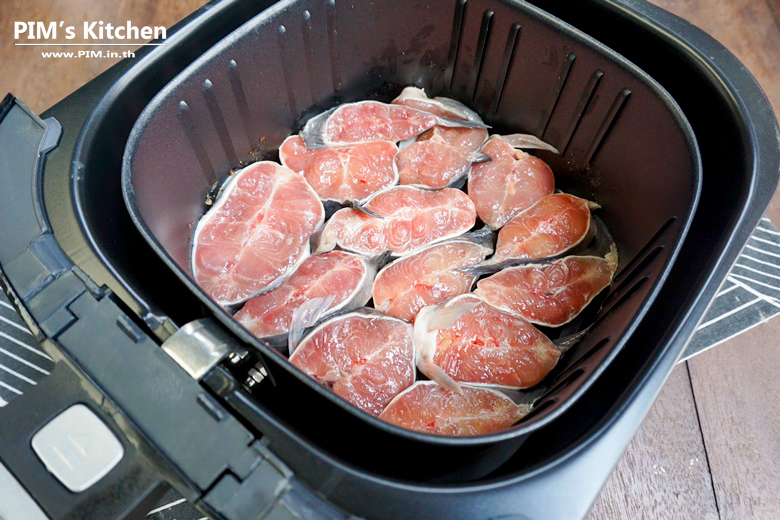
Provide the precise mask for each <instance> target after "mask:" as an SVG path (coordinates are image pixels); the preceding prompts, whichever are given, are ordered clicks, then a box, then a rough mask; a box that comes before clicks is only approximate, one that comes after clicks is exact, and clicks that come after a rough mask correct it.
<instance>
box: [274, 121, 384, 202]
mask: <svg viewBox="0 0 780 520" xmlns="http://www.w3.org/2000/svg"><path fill="white" fill-rule="evenodd" d="M397 152H398V147H397V146H396V145H395V143H392V142H390V141H372V142H368V143H360V144H355V145H351V146H339V147H333V148H317V149H314V150H310V149H308V148H306V145H305V144H304V142H303V139H301V137H300V136H298V135H293V136H290V137H288V138H287V139H285V140H284V142H283V143H282V145H281V146H280V147H279V160H280V161H281V163H282V164H283V165H284V166H286V167H288V168H290V169H291V170H292V171H294V172H298V173H300V174H301V175H303V177H304V178H305V179H306V182H308V183H309V185H310V186H311V187H312V188H314V191H316V192H317V195H319V196H320V198H321V199H323V200H333V201H336V202H339V203H343V202H346V201H348V200H356V201H362V200H364V199H366V198H368V197H369V196H371V195H373V194H374V193H376V192H378V191H381V190H382V189H384V188H387V187H389V186H392V185H394V184H396V183H397V182H398V172H397V171H396V169H395V166H394V165H393V158H394V157H395V155H396V153H397Z"/></svg>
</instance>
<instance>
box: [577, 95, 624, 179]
mask: <svg viewBox="0 0 780 520" xmlns="http://www.w3.org/2000/svg"><path fill="white" fill-rule="evenodd" d="M630 95H631V90H630V89H627V88H624V89H623V90H621V91H620V93H619V94H618V95H617V96H615V100H614V101H613V102H612V106H610V107H609V111H608V112H607V115H605V116H604V120H603V121H602V122H601V125H599V129H598V131H597V132H596V135H595V136H594V137H593V141H592V142H591V143H590V146H589V147H588V152H587V153H586V154H585V159H584V160H583V161H582V164H583V165H586V164H588V163H590V161H591V160H592V159H593V156H594V155H596V152H597V151H598V149H599V148H600V147H601V143H603V142H604V138H605V137H606V136H607V132H609V130H610V128H612V125H613V124H614V123H615V120H616V119H617V116H618V115H619V114H620V110H621V109H622V108H623V105H624V104H625V102H626V100H627V99H628V97H629V96H630Z"/></svg>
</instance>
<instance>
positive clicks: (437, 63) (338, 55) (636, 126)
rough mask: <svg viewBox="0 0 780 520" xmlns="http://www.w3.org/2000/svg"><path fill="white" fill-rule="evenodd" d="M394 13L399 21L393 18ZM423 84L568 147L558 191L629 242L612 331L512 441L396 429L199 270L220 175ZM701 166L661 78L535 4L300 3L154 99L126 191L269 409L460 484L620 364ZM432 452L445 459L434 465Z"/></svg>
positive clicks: (233, 40) (254, 27)
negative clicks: (357, 107) (214, 289)
mask: <svg viewBox="0 0 780 520" xmlns="http://www.w3.org/2000/svg"><path fill="white" fill-rule="evenodd" d="M433 13H437V14H438V16H436V17H433V16H432V14H433ZM445 14H446V16H445ZM388 19H393V20H394V23H393V24H380V23H377V21H379V20H388ZM288 27H289V28H290V29H288ZM294 28H296V30H293V29H294ZM369 35H370V36H371V38H368V36H369ZM526 42H529V43H527V44H526ZM383 57H384V58H383ZM383 60H384V61H383ZM408 84H416V85H418V86H424V87H426V89H427V91H428V92H429V93H430V94H431V95H447V96H451V97H455V98H458V99H460V100H462V101H464V102H466V103H469V104H471V105H472V106H473V108H475V109H476V110H477V111H479V112H480V113H481V114H483V115H484V117H485V118H486V122H487V123H488V124H490V125H491V126H492V127H493V130H494V131H498V132H499V133H512V132H513V131H518V130H520V131H534V132H536V133H537V134H538V135H539V137H541V138H543V139H545V140H546V141H548V142H550V143H551V144H553V145H554V146H556V147H557V148H558V149H559V150H561V153H562V155H561V156H560V157H558V156H553V155H550V156H548V157H546V159H547V160H548V161H549V162H550V163H551V166H552V168H553V170H554V171H555V172H557V173H558V177H557V181H558V186H559V187H561V188H563V189H564V190H566V191H568V192H572V193H575V194H576V195H579V196H582V197H586V198H588V199H589V200H594V201H596V202H597V203H599V204H601V206H602V207H603V208H604V210H603V211H600V212H599V214H600V216H601V218H602V219H603V220H604V221H605V223H606V224H607V226H608V227H609V229H610V230H611V232H612V234H613V236H614V238H615V240H616V243H617V245H618V250H619V254H620V257H621V265H620V267H619V270H618V274H617V275H616V277H615V282H614V284H613V286H612V290H611V291H610V293H609V294H608V295H607V296H606V299H605V301H604V305H603V307H602V309H601V311H600V313H599V315H598V316H597V317H596V318H595V319H596V325H595V326H594V327H593V328H592V330H591V332H590V334H589V335H588V336H587V337H586V338H585V339H584V340H583V341H582V342H580V343H579V344H577V345H576V346H575V347H574V348H573V349H572V351H571V352H569V353H567V355H566V356H565V357H564V358H563V362H562V363H561V364H560V366H559V367H557V369H556V371H555V373H554V374H552V375H551V382H552V383H554V384H553V386H552V387H551V389H550V390H549V391H548V392H547V393H546V394H545V395H544V396H542V398H541V399H540V401H539V402H538V404H537V405H536V407H535V412H534V413H533V414H532V415H531V416H530V417H528V418H526V419H524V420H523V421H522V422H521V423H520V424H518V425H517V426H515V427H514V428H512V429H511V430H509V431H506V432H501V433H498V434H493V435H486V436H482V437H478V438H449V437H438V436H431V435H426V434H420V433H417V432H412V431H409V430H404V429H402V428H398V427H395V426H392V425H389V424H386V423H384V422H382V421H379V420H378V419H376V418H374V417H372V416H370V415H368V414H365V413H363V412H361V411H359V410H358V409H357V408H354V407H352V406H350V405H349V404H347V403H346V402H344V401H342V400H341V399H340V398H338V397H336V396H335V395H333V394H332V393H330V392H328V391H327V390H325V389H324V388H323V387H322V386H320V385H319V384H317V383H316V382H315V381H314V380H312V379H311V378H309V377H308V376H306V375H305V374H303V373H301V372H299V371H297V370H296V369H295V368H293V367H292V366H291V365H290V364H289V363H287V362H286V360H285V359H284V358H282V357H281V356H280V355H278V353H277V352H276V351H275V350H273V349H271V348H269V347H268V346H266V345H264V344H262V342H259V341H257V340H256V339H254V338H252V336H251V335H250V334H249V333H248V332H247V331H245V330H244V329H242V328H241V327H240V326H238V324H236V323H235V322H234V321H233V320H232V318H231V317H230V314H228V313H227V312H225V311H224V310H222V309H221V308H219V306H218V305H215V304H214V303H213V302H212V301H211V300H210V299H209V298H208V297H207V296H206V294H205V293H204V292H203V291H202V290H201V289H200V288H199V287H198V286H197V284H196V283H194V281H193V280H192V278H191V275H190V267H189V266H190V250H191V238H192V229H194V227H195V225H196V224H197V221H198V219H199V218H200V217H201V216H202V214H203V212H204V207H205V206H204V200H205V199H206V198H207V195H208V192H209V190H210V189H211V188H212V185H213V184H214V182H215V181H217V180H220V181H221V179H224V178H225V176H226V175H227V172H228V171H229V170H231V169H232V168H235V167H236V166H238V164H239V162H240V161H245V160H247V159H248V158H250V157H251V156H252V155H254V156H261V157H267V156H270V155H271V154H272V153H273V150H275V149H276V148H277V147H278V146H279V145H280V144H281V142H282V141H283V140H284V138H285V137H287V136H288V135H290V134H291V133H293V132H294V131H295V130H297V127H296V125H297V124H298V123H297V122H298V121H299V120H300V119H301V118H300V115H301V114H302V113H311V112H312V110H311V108H312V107H314V110H321V109H322V107H326V108H327V107H330V106H332V105H334V104H336V103H340V102H345V101H346V102H349V101H356V100H360V99H365V98H369V97H380V99H383V100H384V101H390V99H388V98H387V96H388V95H389V96H391V98H392V97H393V96H395V95H397V94H398V93H399V92H400V90H401V88H402V87H401V86H403V85H408ZM377 93H378V94H377ZM383 94H384V96H383ZM699 167H700V166H699V155H698V148H697V147H696V144H695V139H694V137H693V133H692V131H691V129H690V127H689V125H688V123H687V121H685V118H684V117H683V116H682V113H681V111H680V110H679V108H678V107H677V105H676V104H675V103H674V101H673V100H672V99H671V98H670V97H669V95H668V94H667V93H666V92H665V91H663V89H662V88H661V87H660V86H659V85H657V84H656V83H655V82H654V81H652V80H651V79H650V78H649V77H647V76H646V75H645V74H643V73H642V72H641V71H640V70H638V69H637V68H636V67H634V66H633V65H631V64H630V63H628V62H626V61H625V60H623V59H622V58H620V57H619V56H617V55H616V54H614V53H612V52H611V51H609V50H608V49H606V48H605V47H603V46H601V45H599V44H598V43H597V42H595V41H594V40H592V39H590V38H588V37H587V36H585V35H584V34H582V33H578V32H577V31H575V30H573V29H572V28H570V27H568V26H566V25H564V24H562V23H560V22H558V21H557V20H555V19H553V18H551V17H549V16H547V15H545V14H544V13H543V12H541V11H539V10H537V9H535V8H533V7H530V6H528V5H525V4H518V5H512V6H507V5H503V4H500V3H497V2H485V3H484V5H478V3H476V2H475V3H473V4H472V3H469V4H465V3H455V4H453V3H452V2H449V1H442V2H438V3H435V2H428V3H425V4H420V3H417V2H413V1H412V2H393V3H386V2H377V3H367V2H362V3H358V4H355V5H348V4H341V3H336V4H333V3H327V2H319V3H316V2H298V3H290V4H285V7H284V9H282V8H276V9H270V10H268V11H266V12H263V13H261V14H260V15H258V16H257V17H255V18H253V19H251V20H250V21H248V22H247V23H245V24H244V25H243V26H241V27H240V28H238V29H237V30H236V31H234V32H233V33H231V34H230V36H229V37H227V38H225V39H224V40H222V41H221V42H220V43H219V44H217V45H216V46H214V47H213V48H212V49H210V50H209V52H207V53H205V54H203V55H202V56H200V58H198V60H196V61H195V62H194V63H193V64H192V65H191V66H189V67H188V68H187V69H185V70H184V71H183V72H182V73H181V74H180V75H179V76H177V77H176V78H175V79H174V80H173V81H172V82H171V83H169V84H168V85H167V86H166V87H165V88H164V89H162V90H161V91H160V92H159V93H158V94H157V96H155V98H154V99H153V100H152V101H151V102H150V103H149V105H148V106H147V107H146V108H145V109H144V111H143V113H142V114H141V116H140V117H139V119H138V121H137V122H136V124H135V126H134V128H133V131H132V132H131V134H130V138H129V140H128V143H127V147H126V149H125V154H124V167H123V189H124V192H125V198H126V200H127V203H128V208H129V210H130V214H131V216H132V217H133V220H134V221H135V223H136V224H137V225H138V227H139V229H140V230H141V232H142V233H143V234H144V236H145V237H146V239H147V240H148V241H149V243H150V245H151V246H152V247H153V248H154V249H155V250H156V251H157V252H158V253H160V254H161V256H162V257H163V259H164V260H165V261H166V263H167V264H168V265H170V267H171V269H172V270H173V271H174V272H175V273H176V274H178V275H179V277H180V278H181V279H182V280H183V281H184V283H185V284H187V285H188V286H189V287H190V289H191V291H192V292H194V293H195V294H197V295H198V296H199V297H200V300H201V302H202V303H203V305H204V306H206V307H207V308H208V309H209V310H210V311H211V312H212V313H213V315H214V316H215V317H216V318H217V319H219V320H220V321H221V322H222V323H223V324H224V325H225V326H226V327H228V328H230V329H231V331H232V332H234V333H235V334H236V335H237V336H238V337H239V338H241V339H242V340H244V341H246V342H247V343H249V344H250V345H252V346H254V347H255V348H256V349H257V350H258V351H259V352H260V353H261V354H262V357H263V360H264V362H265V365H266V367H267V369H268V370H269V371H270V373H271V374H272V375H273V378H274V380H275V383H276V385H275V387H273V388H271V387H269V388H267V392H266V393H263V395H262V396H261V397H260V399H261V400H262V402H263V403H264V404H265V405H266V406H268V407H269V408H272V409H273V410H274V411H275V412H276V413H278V414H279V415H280V416H281V417H284V418H285V419H286V420H287V421H289V422H291V423H293V424H296V425H300V426H299V427H300V428H302V429H306V428H310V427H309V426H307V425H306V424H305V423H313V424H324V423H327V422H333V423H336V424H344V425H345V427H344V428H336V429H333V430H331V431H320V432H318V433H316V434H315V435H317V436H318V437H319V438H320V441H321V442H325V443H328V444H329V445H331V446H332V447H333V449H335V450H339V451H345V450H350V449H351V447H352V446H354V445H355V443H357V442H360V441H361V440H365V439H372V442H376V443H377V444H378V445H381V446H384V447H385V449H384V450H381V451H380V452H379V453H376V454H374V455H372V457H371V460H370V461H365V462H364V463H365V464H368V465H369V466H368V467H370V468H371V469H373V470H376V471H381V472H382V473H385V474H390V475H393V476H398V477H401V478H413V479H420V478H430V477H435V478H437V479H439V480H448V481H453V480H463V479H464V478H478V477H482V476H484V475H485V474H487V473H489V472H490V471H493V470H494V469H496V468H497V467H498V466H499V465H501V464H502V463H503V462H505V461H506V459H507V458H508V457H509V456H510V455H511V454H512V453H514V452H515V451H516V450H517V448H518V446H519V445H520V444H521V442H522V440H523V438H525V437H526V436H527V435H528V433H529V432H531V431H533V430H534V429H536V428H538V427H540V426H542V425H543V424H546V423H548V422H550V421H551V420H553V419H554V418H555V417H556V416H557V415H559V414H560V413H561V412H562V411H563V410H564V409H565V408H566V406H569V405H570V404H571V403H572V402H573V401H574V400H575V399H576V397H577V396H578V395H580V394H582V392H583V391H584V390H585V389H586V388H587V386H588V385H589V384H590V383H591V382H592V381H593V379H595V377H596V376H597V375H598V373H599V372H600V371H601V370H603V368H604V365H605V364H606V363H607V362H608V361H609V360H610V359H611V358H612V357H614V355H615V354H616V352H617V351H618V350H619V349H620V348H621V346H622V345H623V343H624V342H625V340H626V339H627V337H628V335H629V334H630V331H631V330H632V329H633V328H635V327H636V324H637V323H638V322H639V321H640V320H641V319H642V316H643V315H644V312H645V310H646V308H647V307H648V306H649V305H650V304H651V303H652V300H653V296H654V294H655V293H656V292H657V290H658V288H659V287H660V286H661V284H662V283H663V281H664V279H665V277H666V274H667V272H668V270H669V268H670V267H671V265H672V263H673V261H674V258H675V255H676V251H677V249H678V248H679V246H680V244H681V242H682V238H683V236H684V234H685V231H686V229H687V227H688V224H689V222H690V220H691V219H692V217H693V211H694V207H695V204H696V199H697V197H698V190H699V174H700V171H699ZM293 403H306V404H305V405H303V406H302V407H299V406H294V405H293ZM302 409H303V410H305V412H302ZM420 458H425V459H426V460H429V461H430V465H427V467H423V468H420V467H417V466H416V464H415V461H417V460H420Z"/></svg>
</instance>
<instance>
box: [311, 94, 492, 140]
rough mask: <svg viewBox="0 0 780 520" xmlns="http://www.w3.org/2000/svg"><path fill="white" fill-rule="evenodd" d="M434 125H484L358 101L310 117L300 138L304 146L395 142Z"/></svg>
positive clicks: (480, 126) (415, 110)
mask: <svg viewBox="0 0 780 520" xmlns="http://www.w3.org/2000/svg"><path fill="white" fill-rule="evenodd" d="M436 125H441V126H454V127H470V128H484V127H485V125H484V124H482V123H477V122H472V121H467V120H458V119H450V118H446V117H441V116H437V115H434V114H430V113H428V112H424V111H422V110H418V109H416V108H412V107H408V106H404V105H392V104H387V103H380V102H379V101H358V102H357V103H347V104H345V105H341V106H338V107H336V108H333V109H331V110H328V111H327V112H323V113H322V114H320V115H318V116H316V117H314V118H312V119H310V120H309V122H308V123H306V125H305V126H304V127H303V130H301V137H302V138H303V141H304V142H305V143H306V146H307V147H308V148H323V147H325V146H341V145H347V144H356V143H365V142H368V141H393V142H398V141H403V140H406V139H411V138H413V137H416V136H418V135H420V134H421V133H423V132H425V131H426V130H428V129H429V128H433V127H434V126H436Z"/></svg>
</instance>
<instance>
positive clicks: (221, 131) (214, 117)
mask: <svg viewBox="0 0 780 520" xmlns="http://www.w3.org/2000/svg"><path fill="white" fill-rule="evenodd" d="M203 97H204V99H205V100H206V107H207V108H208V110H209V115H210V116H211V122H212V124H213V125H214V127H215V128H216V129H217V137H218V138H219V143H220V144H221V145H222V149H223V150H224V151H225V157H227V159H228V161H230V164H238V156H237V155H236V150H235V149H234V148H233V142H232V141H231V139H230V132H228V127H227V123H226V122H225V116H224V115H223V113H222V109H221V108H220V107H219V101H218V100H217V96H216V95H215V94H214V85H213V84H212V83H211V80H209V79H207V80H204V81H203Z"/></svg>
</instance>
